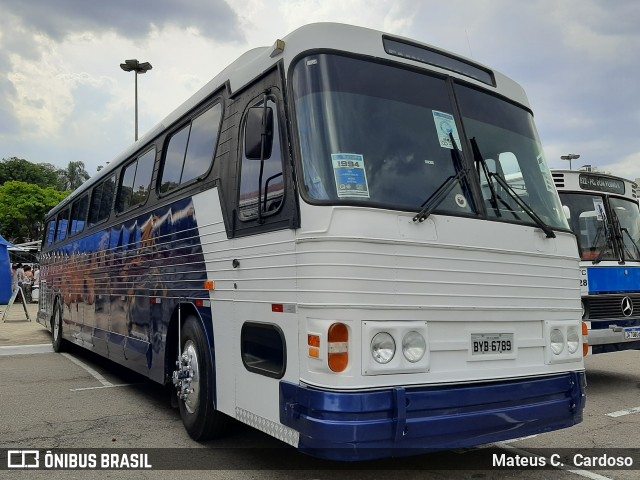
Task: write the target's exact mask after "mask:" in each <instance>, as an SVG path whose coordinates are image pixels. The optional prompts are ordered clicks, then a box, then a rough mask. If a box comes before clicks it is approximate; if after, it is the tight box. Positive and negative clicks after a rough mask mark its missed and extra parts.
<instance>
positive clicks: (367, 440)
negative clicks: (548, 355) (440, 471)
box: [280, 372, 585, 460]
mask: <svg viewBox="0 0 640 480" xmlns="http://www.w3.org/2000/svg"><path fill="white" fill-rule="evenodd" d="M584 386H585V379H584V372H570V373H564V374H560V375H553V376H547V377H541V378H534V379H532V378H526V379H518V380H508V381H499V382H491V383H482V384H467V385H447V386H436V387H415V388H414V387H396V388H393V389H387V390H377V391H367V392H336V391H327V390H320V389H316V388H312V387H308V386H305V385H295V384H292V383H288V382H281V383H280V421H281V423H282V424H284V425H287V426H288V427H291V428H293V429H295V430H297V431H298V432H299V434H300V437H299V438H300V439H299V444H298V448H299V449H300V450H301V451H303V452H304V453H307V454H310V455H313V456H317V457H321V458H327V459H334V460H365V459H373V458H382V457H390V456H407V455H415V454H419V453H424V452H428V451H434V450H440V449H453V448H468V447H473V446H477V445H481V444H486V443H492V442H496V441H501V440H507V439H512V438H518V437H523V436H527V435H533V434H537V433H542V432H548V431H552V430H557V429H561V428H566V427H570V426H572V425H575V424H577V423H580V422H581V421H582V411H583V409H584V406H585V395H584Z"/></svg>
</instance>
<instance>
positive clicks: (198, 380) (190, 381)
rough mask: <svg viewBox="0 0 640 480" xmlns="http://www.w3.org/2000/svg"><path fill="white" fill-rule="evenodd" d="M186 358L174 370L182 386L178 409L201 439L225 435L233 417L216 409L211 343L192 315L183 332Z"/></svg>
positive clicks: (175, 376) (183, 418) (185, 425)
mask: <svg viewBox="0 0 640 480" xmlns="http://www.w3.org/2000/svg"><path fill="white" fill-rule="evenodd" d="M181 341H182V345H181V351H182V357H181V358H178V365H179V366H180V367H179V368H178V370H177V371H175V372H174V384H175V386H176V388H177V389H178V392H177V393H178V408H179V409H180V417H181V418H182V423H183V424H184V427H185V429H186V430H187V432H188V433H189V435H190V436H191V438H193V439H194V440H197V441H204V440H209V439H211V438H215V437H218V436H220V435H222V434H223V433H224V432H225V430H226V428H227V426H228V422H229V417H227V416H226V415H224V414H223V413H221V412H219V411H218V410H216V408H215V405H214V397H213V394H214V389H215V385H214V375H213V365H212V362H211V355H210V354H209V344H208V342H207V339H206V337H205V334H204V331H203V329H202V326H201V324H200V322H198V320H197V319H196V317H194V316H190V317H188V318H187V319H186V320H185V322H184V326H183V327H182V332H181Z"/></svg>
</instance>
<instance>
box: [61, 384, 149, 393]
mask: <svg viewBox="0 0 640 480" xmlns="http://www.w3.org/2000/svg"><path fill="white" fill-rule="evenodd" d="M132 385H137V384H135V383H119V384H117V385H113V384H111V385H103V386H101V387H84V388H70V389H69V390H70V391H72V392H82V391H84V390H100V389H102V388H117V387H130V386H132Z"/></svg>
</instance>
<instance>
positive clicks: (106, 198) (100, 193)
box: [87, 175, 116, 226]
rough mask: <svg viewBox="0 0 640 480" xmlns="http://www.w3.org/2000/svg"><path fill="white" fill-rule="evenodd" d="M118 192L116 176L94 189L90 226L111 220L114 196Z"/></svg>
mask: <svg viewBox="0 0 640 480" xmlns="http://www.w3.org/2000/svg"><path fill="white" fill-rule="evenodd" d="M115 192H116V176H115V175H112V176H110V177H109V178H107V179H106V180H105V181H103V182H102V183H100V184H99V185H97V186H96V187H94V188H93V193H92V194H91V207H90V208H89V219H88V220H87V221H88V223H89V226H93V225H96V224H97V223H100V222H102V221H103V220H106V219H107V218H109V215H110V214H111V206H112V205H113V196H114V194H115Z"/></svg>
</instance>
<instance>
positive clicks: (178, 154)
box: [160, 103, 222, 193]
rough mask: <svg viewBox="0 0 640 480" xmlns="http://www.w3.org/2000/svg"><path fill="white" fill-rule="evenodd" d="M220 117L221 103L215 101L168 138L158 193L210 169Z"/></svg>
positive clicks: (171, 188)
mask: <svg viewBox="0 0 640 480" xmlns="http://www.w3.org/2000/svg"><path fill="white" fill-rule="evenodd" d="M221 120H222V104H221V103H217V104H215V105H213V106H212V107H210V108H208V109H207V110H205V111H204V112H203V113H201V114H200V115H198V116H197V117H195V118H194V119H193V120H192V121H191V123H189V124H187V125H185V126H184V127H182V129H180V130H178V131H177V132H175V133H174V134H173V135H172V136H171V137H170V138H169V144H168V146H167V149H166V154H165V159H164V166H163V168H162V180H161V183H160V193H167V192H169V191H170V190H173V189H174V188H177V187H178V186H180V185H184V184H185V183H187V182H189V181H191V180H194V179H196V178H199V177H201V176H202V175H204V174H206V173H207V172H208V171H209V168H211V164H212V163H213V158H214V154H215V151H216V144H217V142H218V132H219V130H220V123H221Z"/></svg>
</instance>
